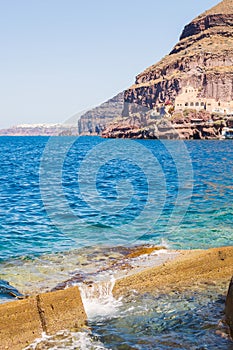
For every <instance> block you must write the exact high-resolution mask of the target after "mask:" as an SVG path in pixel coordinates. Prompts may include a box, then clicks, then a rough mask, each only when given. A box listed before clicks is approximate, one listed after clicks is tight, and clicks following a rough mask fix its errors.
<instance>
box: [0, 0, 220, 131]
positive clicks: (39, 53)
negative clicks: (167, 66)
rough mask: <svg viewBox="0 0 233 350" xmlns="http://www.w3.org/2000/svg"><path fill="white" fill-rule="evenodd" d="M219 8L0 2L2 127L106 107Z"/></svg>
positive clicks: (210, 1) (150, 0) (103, 0)
mask: <svg viewBox="0 0 233 350" xmlns="http://www.w3.org/2000/svg"><path fill="white" fill-rule="evenodd" d="M218 2H219V1H216V0H207V1H205V3H203V2H202V1H201V0H197V1H195V3H194V4H193V3H192V4H191V5H190V3H189V2H186V1H184V0H178V1H176V2H173V1H163V2H158V3H156V2H155V1H153V0H148V1H147V3H146V5H145V6H144V7H142V6H141V2H139V1H128V2H126V3H125V2H123V0H119V1H118V2H117V3H114V4H112V3H109V2H108V1H107V0H100V1H99V2H98V3H95V2H94V1H90V0H89V1H86V2H85V3H84V2H81V1H75V0H69V1H68V2H65V1H62V0H56V1H55V0H49V1H45V0H41V1H34V2H31V1H29V0H21V1H20V2H17V1H16V0H9V1H7V2H5V1H3V0H0V9H1V21H0V29H1V31H0V32H1V34H0V39H1V47H2V57H1V69H2V74H1V75H2V80H1V83H2V84H1V89H0V93H1V108H0V128H5V127H9V126H12V125H17V124H25V123H27V124H28V123H30V124H35V123H63V122H65V121H66V120H67V119H69V118H70V117H72V116H73V115H75V114H77V113H80V111H83V112H85V111H86V110H88V109H90V108H92V107H94V106H96V105H99V104H101V103H102V102H104V101H106V100H108V99H109V98H111V97H113V96H114V95H116V94H117V93H119V92H120V91H122V90H124V89H126V88H128V87H129V86H130V85H132V84H133V83H134V79H135V76H136V75H137V74H138V73H140V72H141V71H143V70H144V69H145V68H147V67H148V66H150V65H152V64H154V63H156V62H157V61H159V60H160V59H161V58H162V57H163V56H164V55H165V54H167V53H169V51H170V50H171V49H172V47H173V46H174V45H175V43H176V42H177V41H178V39H179V36H180V34H181V31H182V30H183V27H184V26H185V24H187V23H188V22H190V21H191V20H192V19H193V18H194V17H196V16H197V15H199V14H200V13H202V12H203V11H205V10H207V9H208V8H210V7H212V6H214V5H215V4H217V3H218Z"/></svg>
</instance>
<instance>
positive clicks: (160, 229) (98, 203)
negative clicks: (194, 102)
mask: <svg viewBox="0 0 233 350" xmlns="http://www.w3.org/2000/svg"><path fill="white" fill-rule="evenodd" d="M232 174H233V143H232V140H224V141H218V140H213V141H210V140H208V141H207V140H206V141H204V140H194V141H181V140H180V141H176V140H124V139H118V140H117V139H102V138H100V137H94V136H93V137H84V136H83V137H66V136H64V137H30V136H28V137H0V199H1V200H0V232H1V235H0V266H1V270H0V302H2V303H3V302H6V301H10V300H14V298H13V296H12V294H11V295H10V294H9V293H8V292H7V286H9V288H13V289H14V288H15V290H17V292H19V293H22V294H23V295H30V293H34V292H39V291H43V292H44V291H49V290H53V289H56V288H57V287H59V286H62V285H63V286H64V285H78V286H79V288H80V291H81V294H82V298H83V303H84V306H85V309H86V312H87V315H88V325H89V326H90V330H84V331H83V332H77V333H74V332H69V331H68V330H62V331H61V332H59V334H57V335H55V336H53V337H51V336H47V335H46V334H43V335H42V336H41V338H40V339H37V340H36V341H35V342H34V343H33V344H31V345H30V346H29V347H28V348H27V349H28V350H30V349H31V350H32V349H37V350H39V349H54V350H55V349H71V350H72V349H121V350H128V349H143V350H144V349H145V350H146V349H161V350H167V349H193V350H194V349H196V350H197V349H199V350H204V349H228V350H230V349H233V343H231V341H230V340H229V339H228V338H227V335H226V334H225V331H224V328H223V326H222V323H221V320H222V318H223V309H224V293H226V291H224V290H223V289H222V287H220V286H216V285H214V284H213V285H209V286H206V288H203V289H202V290H200V291H197V290H194V289H192V288H190V290H189V291H187V292H180V291H175V290H173V291H172V292H171V293H169V294H160V295H157V294H153V293H146V292H145V293H144V294H143V295H141V294H140V295H139V294H138V293H137V292H136V291H133V288H132V292H131V293H129V295H128V296H127V297H124V298H119V299H115V298H114V297H113V295H112V289H113V287H114V283H115V280H116V279H117V278H119V276H120V277H122V276H124V274H125V273H127V274H128V273H130V271H131V268H132V267H133V268H138V269H140V268H145V267H147V266H151V265H152V264H159V263H162V262H163V261H164V259H166V258H169V257H171V256H172V254H175V253H174V251H175V250H177V249H178V250H179V249H184V250H190V249H198V248H201V249H207V248H210V247H219V246H227V245H232V239H233V225H232V223H233V204H232V203H233V181H232ZM138 246H143V247H145V246H146V247H151V246H158V247H160V248H161V250H159V251H156V253H155V254H154V255H153V254H152V256H151V257H147V256H145V255H143V256H142V257H135V258H134V259H131V260H129V259H128V258H127V256H129V255H130V252H131V251H133V250H134V249H135V247H138ZM129 266H130V267H129ZM89 280H91V281H92V282H93V283H94V284H95V289H96V290H98V293H97V294H98V298H97V297H96V295H97V294H96V293H95V295H91V293H90V292H88V291H87V289H86V288H85V285H86V284H85V283H83V282H85V281H89ZM8 283H9V285H8Z"/></svg>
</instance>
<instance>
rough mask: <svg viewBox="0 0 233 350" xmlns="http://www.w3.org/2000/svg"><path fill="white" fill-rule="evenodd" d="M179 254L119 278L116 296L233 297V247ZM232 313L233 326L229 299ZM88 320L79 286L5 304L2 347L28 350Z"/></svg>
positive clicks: (2, 307) (1, 317)
mask: <svg viewBox="0 0 233 350" xmlns="http://www.w3.org/2000/svg"><path fill="white" fill-rule="evenodd" d="M179 253H180V254H178V255H176V256H175V257H173V258H172V259H170V260H167V261H165V262H161V265H160V266H158V265H157V266H153V265H152V266H151V267H147V268H145V269H143V270H141V271H140V272H138V271H135V273H132V274H131V273H130V275H128V276H125V277H123V278H122V277H121V278H119V279H117V280H116V281H115V286H114V288H113V290H112V293H113V297H115V298H118V297H119V296H121V297H123V296H124V295H130V294H131V293H132V291H137V292H138V293H139V294H140V293H141V294H143V293H146V292H149V293H152V294H153V293H156V294H159V293H160V292H161V291H162V293H166V292H168V293H169V291H180V290H183V289H187V290H192V291H194V290H197V291H198V290H202V289H204V290H205V289H208V288H209V287H208V286H213V285H215V286H216V287H220V288H219V290H220V291H221V294H222V295H223V294H226V293H227V288H228V284H229V281H230V279H231V277H232V275H233V247H221V248H213V249H208V250H191V251H180V252H179ZM86 287H87V288H88V287H89V285H87V286H86ZM90 287H91V286H90ZM112 287H113V286H112ZM90 289H93V288H90ZM88 291H89V290H88ZM231 299H232V298H231ZM229 305H230V306H229ZM227 310H228V311H229V310H230V311H229V312H228V313H227V312H226V314H227V315H228V317H227V319H228V320H229V319H230V322H228V325H229V326H231V319H232V312H231V310H232V302H231V300H230V303H229V298H228V308H227ZM229 315H230V318H229ZM86 321H87V315H86V312H85V309H84V306H83V301H82V298H81V294H80V291H79V288H78V287H71V288H67V289H64V290H58V291H55V292H50V293H44V294H39V295H36V296H32V297H30V298H27V299H24V300H19V301H14V302H9V303H6V304H2V305H0V344H1V347H0V348H1V349H9V350H11V349H14V350H22V349H23V348H25V347H26V346H28V345H29V344H30V343H32V342H33V341H34V340H35V339H36V338H41V335H42V333H43V332H44V333H46V334H47V335H53V334H55V333H57V332H58V331H60V330H64V329H69V330H81V329H82V328H84V327H85V326H86Z"/></svg>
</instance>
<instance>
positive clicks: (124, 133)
mask: <svg viewBox="0 0 233 350" xmlns="http://www.w3.org/2000/svg"><path fill="white" fill-rule="evenodd" d="M232 48H233V0H223V1H222V2H220V3H219V4H218V5H216V6H214V7H213V8H211V9H210V10H208V11H206V12H204V13H203V14H201V15H200V16H198V17H197V18H195V19H194V20H193V21H191V22H190V23H189V24H187V25H186V26H185V27H184V30H183V32H182V33H181V36H180V39H179V42H178V43H177V44H176V45H175V47H174V48H173V49H172V50H171V52H170V53H169V54H168V55H167V56H165V57H164V58H163V59H162V60H161V61H159V62H158V63H156V64H154V65H152V66H150V67H149V68H147V69H146V70H145V71H144V72H142V73H140V74H138V75H137V77H136V80H135V83H134V84H133V85H132V86H131V87H130V88H129V89H127V90H126V91H125V92H124V104H123V103H122V100H121V98H122V94H120V95H118V96H120V99H119V100H118V101H115V102H117V103H116V105H117V107H116V105H114V113H113V114H111V117H107V118H106V115H107V116H108V114H109V111H110V110H111V103H109V102H107V103H108V108H107V113H105V111H103V113H102V111H101V112H100V113H99V111H98V110H93V111H92V112H89V114H87V115H86V116H85V117H83V118H81V121H80V132H86V131H88V122H89V124H90V125H91V127H90V128H89V130H91V131H92V132H93V131H95V130H94V129H95V125H96V124H101V125H102V126H103V129H104V130H103V132H102V136H104V137H141V138H142V137H143V138H144V137H145V138H147V137H153V138H154V137H156V135H157V134H158V133H159V132H158V130H159V128H158V127H159V125H160V124H161V121H155V119H156V116H154V115H153V113H154V112H153V111H155V114H156V110H157V112H158V108H161V105H163V106H165V107H166V106H167V107H169V106H170V110H169V108H167V107H166V111H165V113H162V116H164V115H167V116H169V117H170V120H169V123H170V129H171V128H172V129H174V128H175V129H176V132H175V134H176V136H177V137H181V138H202V137H204V138H216V137H219V134H220V132H221V128H222V127H223V126H225V125H228V121H227V120H223V119H224V118H222V117H221V116H219V118H218V120H214V118H213V116H212V115H211V114H209V115H208V118H207V117H206V115H205V117H203V115H204V114H201V115H200V116H199V115H197V116H196V117H195V116H194V117H193V112H192V111H191V114H190V116H189V118H188V119H189V120H188V122H187V118H186V116H185V115H184V114H183V113H181V114H180V116H177V115H176V116H173V111H172V106H173V105H174V102H175V98H176V96H177V95H179V94H180V93H181V92H182V90H183V88H184V87H186V86H188V85H189V86H192V87H193V88H194V89H198V97H200V98H207V99H208V98H209V99H215V100H216V101H232V100H233V50H232ZM110 101H111V100H110ZM119 101H120V103H119ZM122 107H123V111H122V116H121V118H119V114H121V109H122ZM152 110H153V111H152ZM151 112H152V113H151ZM168 112H169V113H168ZM159 113H160V112H159ZM109 116H110V114H109ZM117 116H118V118H117V119H115V120H114V122H113V118H114V117H117ZM160 116H161V113H160ZM214 117H215V116H214ZM195 118H197V119H199V120H198V123H197V124H198V125H195V123H192V119H195ZM177 119H179V120H180V122H179V123H178V124H179V126H177V125H178V124H177V123H176V122H175V121H176V120H177ZM97 121H98V122H97ZM207 121H211V123H212V124H211V123H209V124H206V123H207ZM166 123H167V124H168V121H166ZM182 124H183V125H182ZM191 124H192V125H191ZM200 124H203V125H202V127H201V126H200ZM181 126H182V127H183V129H182V131H181ZM148 130H149V131H148ZM173 131H174V130H173ZM173 131H172V133H173V137H174V132H173ZM156 133H157V134H156ZM159 135H160V133H159ZM163 136H166V137H169V138H170V137H171V130H169V132H167V131H166V132H165V134H164V133H163Z"/></svg>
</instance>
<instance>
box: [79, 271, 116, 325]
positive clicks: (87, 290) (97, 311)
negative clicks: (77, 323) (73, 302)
mask: <svg viewBox="0 0 233 350" xmlns="http://www.w3.org/2000/svg"><path fill="white" fill-rule="evenodd" d="M114 284H115V279H114V278H113V277H111V278H110V279H108V280H105V281H98V282H93V283H90V284H89V283H88V284H85V283H83V284H81V285H79V289H80V293H81V296H82V301H83V305H84V309H85V311H86V314H87V317H88V319H89V320H93V319H95V320H96V319H103V318H108V317H114V315H116V314H117V311H118V310H119V307H120V305H121V301H120V299H118V300H117V299H115V298H114V296H113V294H112V291H113V287H114Z"/></svg>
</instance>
